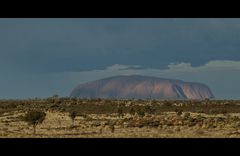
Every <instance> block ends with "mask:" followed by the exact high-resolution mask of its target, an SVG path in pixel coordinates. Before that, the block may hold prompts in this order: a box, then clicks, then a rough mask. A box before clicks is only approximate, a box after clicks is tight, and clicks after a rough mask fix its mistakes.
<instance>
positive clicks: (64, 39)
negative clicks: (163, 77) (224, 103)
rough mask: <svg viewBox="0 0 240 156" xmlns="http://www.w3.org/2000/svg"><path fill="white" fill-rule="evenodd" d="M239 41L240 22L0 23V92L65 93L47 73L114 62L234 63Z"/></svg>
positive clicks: (239, 56)
mask: <svg viewBox="0 0 240 156" xmlns="http://www.w3.org/2000/svg"><path fill="white" fill-rule="evenodd" d="M239 41H240V19H0V70H1V72H2V73H4V74H3V75H2V76H1V78H0V84H1V85H2V86H4V87H8V90H9V92H6V91H5V92H4V91H3V90H1V91H0V93H1V95H2V97H15V96H17V95H18V96H22V97H27V96H28V95H29V96H33V95H36V96H46V95H49V94H51V93H52V92H55V91H56V92H57V90H59V91H60V93H64V95H66V91H64V90H65V89H66V88H69V86H68V85H69V84H68V83H67V82H65V83H62V84H65V85H60V81H59V83H57V82H58V80H56V79H51V78H50V77H48V76H47V75H48V74H53V73H66V72H81V71H90V70H97V69H105V68H106V67H109V66H112V65H114V64H122V65H139V66H141V67H140V68H142V69H145V68H147V69H166V68H167V67H168V65H169V64H170V63H181V62H186V63H191V65H192V66H193V67H196V66H201V65H204V64H206V63H207V62H209V61H212V60H235V61H238V60H240V52H239V50H240V44H239ZM31 74H33V75H34V76H33V75H32V76H30V75H31ZM41 74H42V75H41ZM44 74H46V75H44ZM222 74H223V73H222ZM60 75H61V74H60ZM50 80H51V81H50ZM193 81H194V80H193ZM221 82H222V81H221ZM71 83H72V82H71ZM17 86H18V87H17ZM24 86H27V88H25V89H24ZM50 86H51V89H50V88H49V87H50ZM213 87H216V88H217V86H214V85H213ZM236 87H237V86H236ZM20 90H23V91H22V92H21V95H20V93H19V92H20ZM236 90H238V89H237V88H236ZM239 91H240V90H239ZM52 94H54V93H52ZM229 96H230V95H229Z"/></svg>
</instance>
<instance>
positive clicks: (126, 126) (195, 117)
mask: <svg viewBox="0 0 240 156" xmlns="http://www.w3.org/2000/svg"><path fill="white" fill-rule="evenodd" d="M24 114H25V112H23V111H14V112H5V113H4V114H2V115H1V116H0V137H1V138H239V137H240V129H239V127H240V124H239V121H238V117H239V116H240V113H230V114H228V115H224V114H217V115H208V114H204V113H202V114H201V113H191V112H190V117H184V114H186V112H185V113H183V114H181V115H177V114H176V112H164V113H162V114H161V115H159V114H158V115H152V114H146V115H145V116H143V117H139V116H137V115H130V114H128V113H126V114H124V116H123V117H119V116H118V114H116V113H111V114H88V115H87V116H86V117H82V116H77V117H76V118H75V120H74V124H73V123H72V120H71V118H70V117H69V113H67V112H58V111H46V119H45V120H44V121H43V123H41V124H39V125H37V127H36V134H35V135H34V134H33V127H32V126H31V125H28V124H27V123H26V122H24V121H23V120H21V116H23V115H24ZM192 123H193V124H192Z"/></svg>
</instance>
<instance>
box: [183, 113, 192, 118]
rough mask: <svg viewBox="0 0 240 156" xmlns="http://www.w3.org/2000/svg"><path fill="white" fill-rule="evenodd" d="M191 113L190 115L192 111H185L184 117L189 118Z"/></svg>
mask: <svg viewBox="0 0 240 156" xmlns="http://www.w3.org/2000/svg"><path fill="white" fill-rule="evenodd" d="M190 116H191V115H190V113H189V112H186V113H184V116H183V117H184V118H189V117H190Z"/></svg>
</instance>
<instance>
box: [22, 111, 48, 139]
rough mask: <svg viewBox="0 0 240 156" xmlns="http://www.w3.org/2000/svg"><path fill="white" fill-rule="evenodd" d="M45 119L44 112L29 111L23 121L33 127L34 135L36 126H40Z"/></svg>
mask: <svg viewBox="0 0 240 156" xmlns="http://www.w3.org/2000/svg"><path fill="white" fill-rule="evenodd" d="M45 117H46V113H45V112H41V111H29V112H28V113H27V114H26V115H25V116H24V118H23V119H24V121H25V122H27V123H28V124H29V125H32V126H33V134H34V135H35V134H36V126H37V125H38V124H41V123H42V122H43V121H44V120H45Z"/></svg>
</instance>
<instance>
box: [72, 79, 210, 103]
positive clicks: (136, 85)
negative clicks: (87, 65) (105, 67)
mask: <svg viewBox="0 0 240 156" xmlns="http://www.w3.org/2000/svg"><path fill="white" fill-rule="evenodd" d="M70 97H78V98H109V99H132V98H135V99H147V98H152V99H205V98H214V95H213V93H212V92H211V90H210V88H209V87H208V86H207V85H205V84H202V83H195V82H184V81H182V80H175V79H166V78H158V77H151V76H141V75H131V76H114V77H108V78H104V79H100V80H96V81H91V82H87V83H84V84H80V85H78V86H77V87H76V88H74V89H73V91H72V92H71V94H70Z"/></svg>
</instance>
